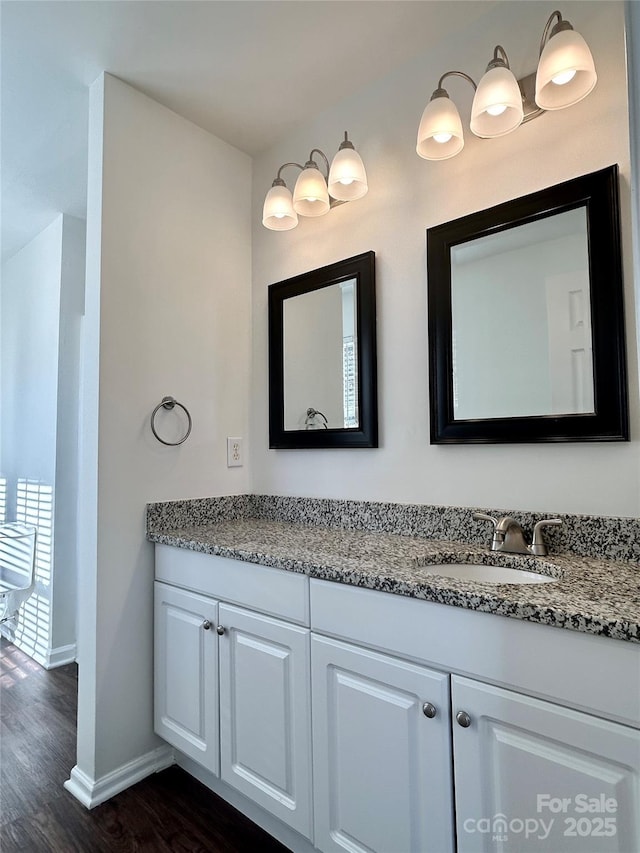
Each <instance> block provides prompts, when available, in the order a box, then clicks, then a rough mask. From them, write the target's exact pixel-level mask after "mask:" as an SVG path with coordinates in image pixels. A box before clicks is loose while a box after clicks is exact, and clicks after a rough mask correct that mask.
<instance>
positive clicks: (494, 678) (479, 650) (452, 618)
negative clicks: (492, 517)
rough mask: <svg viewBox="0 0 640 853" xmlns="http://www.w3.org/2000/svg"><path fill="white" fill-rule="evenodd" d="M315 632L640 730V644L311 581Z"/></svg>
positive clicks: (368, 590) (341, 585)
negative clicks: (547, 700) (567, 706)
mask: <svg viewBox="0 0 640 853" xmlns="http://www.w3.org/2000/svg"><path fill="white" fill-rule="evenodd" d="M310 600H311V629H312V630H313V631H320V632H321V633H323V634H329V635H331V636H334V637H341V638H344V639H349V640H354V641H355V642H357V643H360V644H361V645H364V646H368V647H370V648H375V649H379V650H381V651H387V652H391V653H392V654H396V655H398V656H400V657H406V658H410V659H412V660H414V661H418V662H420V663H426V664H429V665H431V666H434V667H436V668H438V669H441V670H443V671H446V672H454V673H458V674H460V675H469V676H471V677H477V678H481V679H483V680H485V681H490V682H492V683H493V684H497V685H500V686H503V687H513V688H515V689H516V690H519V691H522V692H523V693H528V694H530V695H532V696H537V697H539V698H542V699H550V700H551V701H554V702H559V703H561V704H563V705H570V706H572V707H574V708H577V709H578V710H581V711H587V712H589V713H593V714H597V715H599V716H602V717H607V718H609V719H611V720H616V721H617V722H621V723H625V724H627V725H632V726H635V727H636V728H640V644H638V643H628V642H623V641H622V640H611V639H609V638H607V637H597V636H593V635H592V634H586V633H581V632H578V631H569V630H566V629H562V628H551V627H548V626H546V625H536V624H534V623H532V622H525V621H523V620H521V619H508V618H506V617H504V616H496V615H494V614H491V613H481V612H479V611H474V610H465V609H464V608H461V607H451V606H449V605H446V604H437V603H435V602H432V601H421V600H419V599H417V598H409V597H405V596H402V595H390V594H389V593H387V592H378V591H376V590H370V589H358V588H357V587H353V586H347V585H346V584H337V583H331V582H329V581H321V580H316V579H311V585H310Z"/></svg>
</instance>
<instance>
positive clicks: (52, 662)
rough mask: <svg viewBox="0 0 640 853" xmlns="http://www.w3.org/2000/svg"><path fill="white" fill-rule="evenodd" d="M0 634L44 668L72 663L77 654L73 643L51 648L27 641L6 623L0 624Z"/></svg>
mask: <svg viewBox="0 0 640 853" xmlns="http://www.w3.org/2000/svg"><path fill="white" fill-rule="evenodd" d="M0 634H2V636H3V637H5V639H7V640H9V642H10V643H13V645H14V646H15V647H16V648H17V649H20V651H21V652H24V653H25V655H28V656H29V657H30V658H32V659H33V660H34V661H35V662H36V663H39V664H40V666H42V667H44V668H45V669H55V668H56V667H58V666H64V665H65V664H67V663H74V662H75V660H76V657H77V654H78V648H77V646H76V644H75V643H71V644H70V645H68V646H58V647H57V648H53V649H52V648H49V647H48V646H44V645H43V644H42V643H35V642H29V641H28V640H27V639H26V638H25V637H21V636H16V632H15V630H14V629H13V628H10V627H9V626H8V625H6V624H5V625H2V626H0Z"/></svg>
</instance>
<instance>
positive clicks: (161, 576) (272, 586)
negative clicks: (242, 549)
mask: <svg viewBox="0 0 640 853" xmlns="http://www.w3.org/2000/svg"><path fill="white" fill-rule="evenodd" d="M155 548H156V580H159V581H163V582H164V583H169V584H173V585H174V586H180V587H182V588H184V589H190V590H193V591H195V592H200V593H203V594H204V595H211V596H215V597H216V598H219V599H222V600H224V601H228V602H231V603H232V604H240V605H242V606H245V607H249V608H251V609H252V610H258V611H260V612H261V613H267V614H269V615H271V616H280V617H281V618H283V619H287V620H289V621H290V622H297V623H298V624H300V625H306V626H308V625H309V579H308V578H307V576H306V575H301V574H297V573H295V572H287V571H284V570H283V569H273V568H271V567H270V566H259V565H257V564H255V563H245V562H244V561H242V560H231V559H229V558H228V557H217V556H215V555H213V554H202V553H200V552H198V551H189V550H188V549H186V548H176V547H174V546H172V545H156V546H155Z"/></svg>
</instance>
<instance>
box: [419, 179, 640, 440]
mask: <svg viewBox="0 0 640 853" xmlns="http://www.w3.org/2000/svg"><path fill="white" fill-rule="evenodd" d="M427 274H428V302H429V381H430V402H431V443H432V444H462V443H476V444H480V443H498V442H505V443H508V442H538V441H626V440H628V438H629V426H628V411H627V379H626V353H625V335H624V310H623V283H622V259H621V247H620V224H619V202H618V167H617V166H610V167H608V168H606V169H602V170H600V171H598V172H594V173H592V174H589V175H584V176H582V177H580V178H575V179H573V180H570V181H566V182H565V183H562V184H558V185H557V186H553V187H550V188H548V189H545V190H541V191H539V192H536V193H532V194H531V195H527V196H524V197H522V198H518V199H514V200H512V201H508V202H505V203H504V204H500V205H497V206H496V207H492V208H490V209H488V210H483V211H480V212H478V213H472V214H470V215H468V216H464V217H462V218H460V219H456V220H454V221H452V222H446V223H444V224H442V225H437V226H435V227H433V228H429V229H428V230H427Z"/></svg>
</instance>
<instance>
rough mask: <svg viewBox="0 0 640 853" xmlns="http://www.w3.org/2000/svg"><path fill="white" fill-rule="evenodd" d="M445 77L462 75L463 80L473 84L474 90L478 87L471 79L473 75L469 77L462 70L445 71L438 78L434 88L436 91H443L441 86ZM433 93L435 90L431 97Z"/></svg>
mask: <svg viewBox="0 0 640 853" xmlns="http://www.w3.org/2000/svg"><path fill="white" fill-rule="evenodd" d="M447 77H462V79H463V80H466V81H467V82H468V83H471V85H472V86H473V91H474V92H475V91H476V89H477V88H478V87H477V86H476V84H475V82H474V80H473V77H469V75H468V74H465V73H464V71H445V72H444V74H443V75H442V77H441V78H440V79H439V80H438V88H437V89H436V92H438V91H442V92H444V91H445V90H444V89H443V88H442V84H443V82H444V81H445V80H446V78H447ZM434 95H435V92H434V93H433V95H432V96H431V97H432V98H433V96H434Z"/></svg>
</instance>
